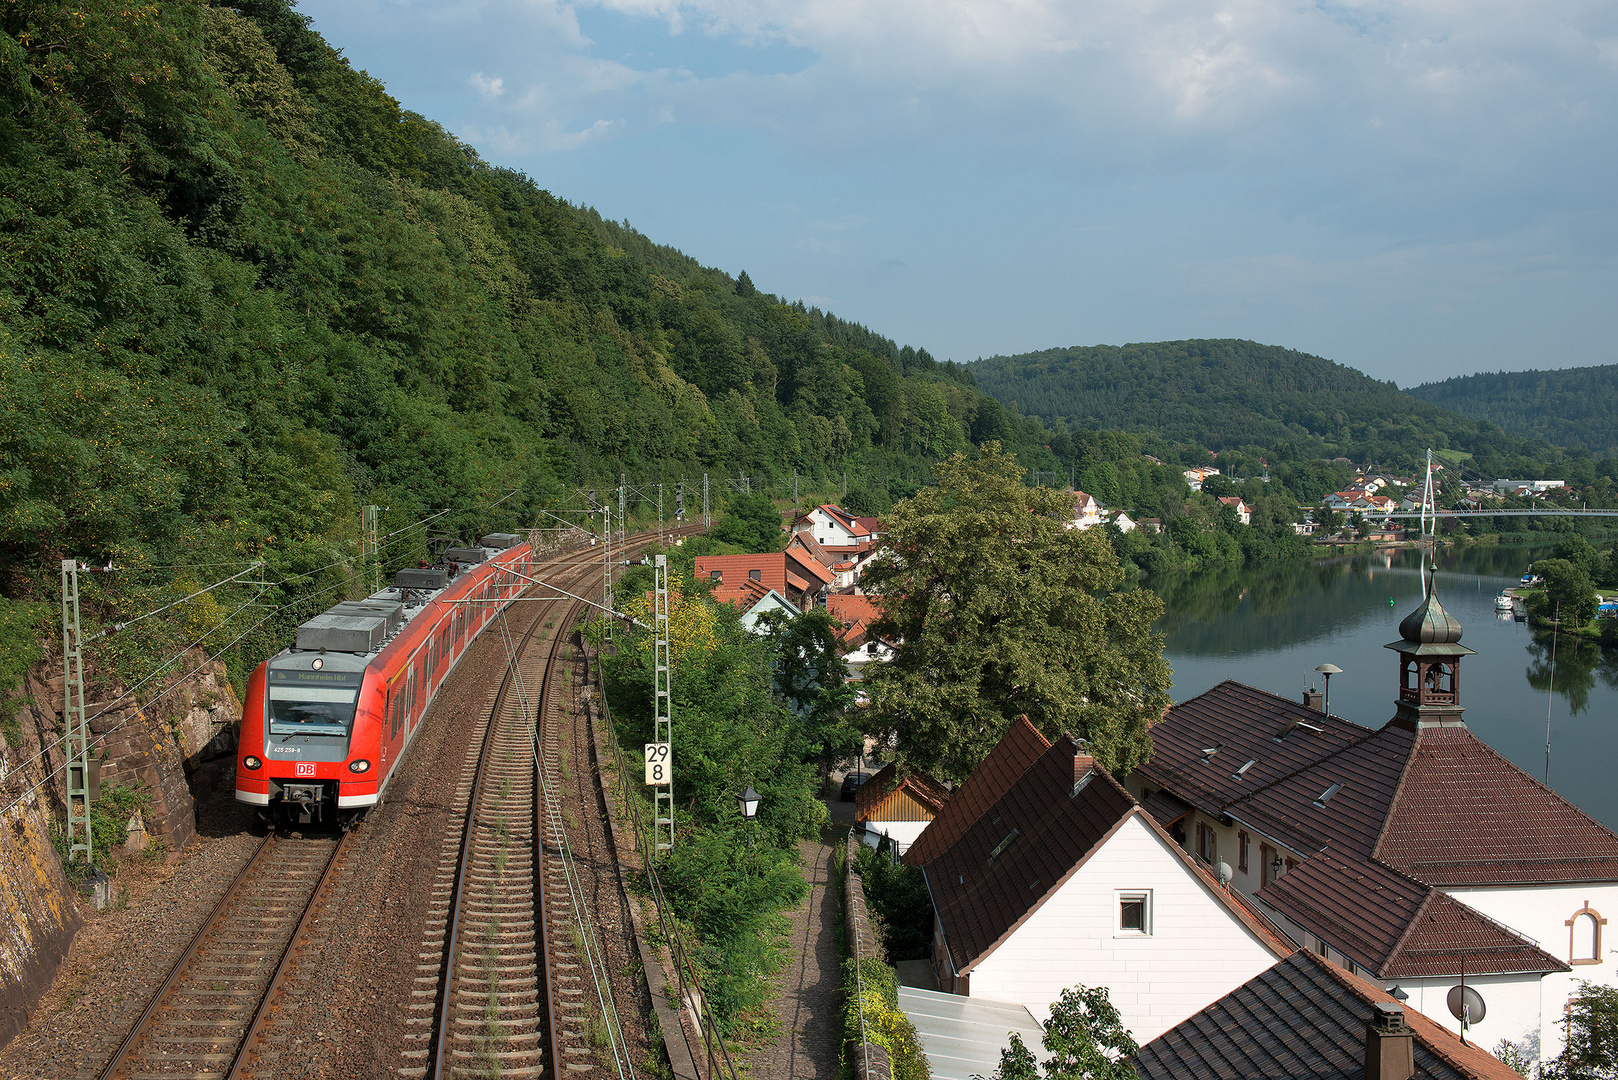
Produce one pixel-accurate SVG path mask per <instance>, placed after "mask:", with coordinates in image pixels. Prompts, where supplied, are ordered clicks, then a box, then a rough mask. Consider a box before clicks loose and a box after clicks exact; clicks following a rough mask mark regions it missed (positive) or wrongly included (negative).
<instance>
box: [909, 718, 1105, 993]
mask: <svg viewBox="0 0 1618 1080" xmlns="http://www.w3.org/2000/svg"><path fill="white" fill-rule="evenodd" d="M1074 751H1075V747H1074V744H1073V742H1072V740H1070V739H1068V738H1066V737H1065V736H1064V737H1063V738H1060V739H1058V740H1056V742H1055V743H1053V744H1052V745H1051V747H1050V749H1048V750H1046V751H1045V753H1043V754H1041V755H1040V757H1039V759H1038V760H1037V761H1035V762H1034V763H1033V764H1032V765H1031V766H1030V767H1029V768H1028V769H1027V770H1026V771H1025V772H1024V773H1023V774H1022V776H1021V777H1020V778H1019V779H1018V780H1017V782H1016V783H1014V784H1013V785H1012V786H1011V787H1010V788H1009V789H1008V790H1007V791H1006V792H1005V794H1003V795H1002V796H1001V797H1000V798H999V799H997V800H996V801H995V803H994V805H992V806H990V807H989V808H988V810H987V811H985V812H984V813H983V814H982V815H981V816H980V817H979V818H978V819H977V820H976V821H974V822H973V823H972V825H971V827H970V828H968V829H967V830H966V831H965V832H964V833H963V834H962V835H961V837H960V839H958V840H956V841H955V842H954V843H953V844H951V845H950V846H949V847H948V848H947V849H945V850H944V851H943V852H942V853H940V854H939V855H938V857H937V858H935V859H933V860H932V861H931V862H929V863H928V864H927V866H926V868H925V871H924V872H925V873H926V876H927V888H928V891H929V892H930V893H931V895H932V901H933V910H934V911H935V912H936V913H937V915H938V920H939V922H940V923H941V924H942V925H943V929H944V938H945V942H946V944H947V947H948V949H949V954H950V960H951V961H952V962H953V964H954V966H955V970H956V971H957V972H963V973H964V972H967V971H970V970H971V967H972V965H973V964H975V963H976V962H977V961H978V960H979V959H980V958H982V957H983V956H985V955H987V954H988V953H989V952H990V951H991V950H992V949H993V948H994V947H995V946H996V945H998V944H999V943H1000V942H1001V941H1002V940H1003V939H1004V938H1005V936H1006V935H1007V934H1009V933H1011V931H1012V930H1014V929H1016V927H1017V926H1018V925H1019V924H1020V923H1021V922H1022V920H1023V919H1025V918H1026V917H1027V916H1028V915H1029V914H1031V913H1032V912H1033V911H1034V910H1035V909H1037V908H1038V907H1039V905H1040V904H1041V903H1043V902H1044V900H1045V897H1046V896H1047V895H1049V894H1050V893H1051V891H1052V890H1054V889H1056V888H1058V887H1059V886H1060V885H1061V884H1062V882H1064V881H1066V880H1067V878H1068V876H1069V875H1070V874H1071V873H1072V872H1073V871H1074V870H1076V869H1077V868H1078V867H1079V866H1081V865H1083V863H1084V861H1085V859H1086V858H1087V857H1088V855H1089V854H1090V852H1092V851H1093V850H1095V849H1096V848H1097V847H1099V846H1100V845H1101V843H1102V842H1103V841H1104V840H1106V838H1107V837H1109V836H1111V835H1112V833H1113V831H1114V830H1115V829H1117V828H1118V826H1119V825H1121V824H1123V822H1124V821H1125V820H1126V819H1128V818H1129V817H1131V816H1132V815H1133V814H1134V813H1135V809H1136V807H1135V800H1133V799H1131V798H1130V797H1129V793H1128V792H1126V791H1124V789H1123V788H1122V787H1120V786H1119V785H1118V783H1117V782H1116V781H1114V780H1113V779H1112V778H1111V777H1110V776H1108V775H1107V774H1106V772H1105V770H1102V769H1096V770H1095V772H1094V774H1093V776H1092V778H1091V780H1090V782H1089V783H1087V784H1086V785H1085V786H1084V788H1083V790H1081V791H1079V792H1078V793H1077V794H1076V795H1073V794H1070V793H1071V791H1072V788H1073V755H1074ZM962 790H963V793H964V790H965V789H964V786H963V789H962ZM929 828H930V826H929ZM926 833H927V830H923V832H922V835H923V836H925V835H926Z"/></svg>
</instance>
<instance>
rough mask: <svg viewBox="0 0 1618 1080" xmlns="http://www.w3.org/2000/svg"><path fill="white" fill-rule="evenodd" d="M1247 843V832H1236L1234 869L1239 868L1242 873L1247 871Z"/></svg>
mask: <svg viewBox="0 0 1618 1080" xmlns="http://www.w3.org/2000/svg"><path fill="white" fill-rule="evenodd" d="M1247 845H1248V841H1247V834H1246V833H1244V832H1239V833H1237V834H1236V869H1238V870H1240V871H1241V872H1242V873H1244V874H1245V873H1247Z"/></svg>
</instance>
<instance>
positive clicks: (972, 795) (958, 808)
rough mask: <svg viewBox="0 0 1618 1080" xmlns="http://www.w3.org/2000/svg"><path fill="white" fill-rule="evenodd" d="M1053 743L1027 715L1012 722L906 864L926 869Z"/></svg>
mask: <svg viewBox="0 0 1618 1080" xmlns="http://www.w3.org/2000/svg"><path fill="white" fill-rule="evenodd" d="M1050 746H1051V743H1050V740H1049V739H1047V738H1045V736H1043V735H1041V734H1040V733H1039V730H1038V729H1037V728H1035V727H1034V725H1033V724H1031V723H1029V722H1028V718H1027V717H1025V716H1019V717H1018V718H1017V719H1016V720H1014V721H1012V723H1011V726H1010V727H1008V728H1007V729H1006V733H1005V734H1004V735H1002V736H1001V737H1000V742H999V743H997V744H996V745H995V748H994V749H993V750H991V751H990V752H989V756H988V757H986V758H984V759H983V760H982V762H980V763H979V764H978V767H977V768H976V769H973V770H972V775H971V776H969V777H967V778H966V782H965V783H964V784H962V785H961V786H960V787H959V788H957V789H956V791H955V793H954V795H952V796H951V797H950V800H949V804H948V805H947V806H945V807H944V811H943V813H941V814H939V815H938V816H937V817H935V818H934V819H933V820H932V822H931V824H929V825H928V826H927V827H926V828H925V829H923V830H922V832H921V835H920V836H919V837H917V838H916V842H915V843H913V844H911V845H910V847H909V848H908V849H906V851H905V854H904V861H905V862H906V863H908V864H909V865H911V866H925V865H927V863H929V862H931V861H932V860H933V859H934V858H936V857H937V856H938V855H940V854H941V853H942V852H943V851H944V849H946V848H948V847H949V846H950V845H951V844H953V843H955V841H956V840H958V839H960V837H961V834H962V833H964V832H966V830H967V829H969V828H971V827H972V823H973V822H975V821H976V820H977V819H978V817H979V816H980V815H981V814H982V813H983V812H984V811H985V810H987V809H988V808H989V807H991V806H993V805H994V804H995V802H997V801H998V800H999V798H1000V796H1002V795H1004V794H1005V793H1006V791H1007V790H1008V789H1009V788H1010V787H1011V785H1012V784H1015V783H1016V782H1017V779H1018V777H1020V776H1022V774H1023V773H1024V772H1025V771H1027V769H1028V766H1030V765H1032V764H1033V763H1034V762H1035V761H1036V760H1037V759H1038V758H1039V756H1040V755H1041V754H1043V753H1044V752H1045V751H1046V750H1049V749H1050Z"/></svg>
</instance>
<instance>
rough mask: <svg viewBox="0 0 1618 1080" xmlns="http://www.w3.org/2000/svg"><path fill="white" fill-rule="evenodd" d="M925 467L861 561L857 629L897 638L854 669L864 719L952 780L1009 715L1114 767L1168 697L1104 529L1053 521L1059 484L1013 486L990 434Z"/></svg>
mask: <svg viewBox="0 0 1618 1080" xmlns="http://www.w3.org/2000/svg"><path fill="white" fill-rule="evenodd" d="M936 473H937V477H938V486H937V487H934V488H928V489H926V490H923V491H921V492H918V493H917V494H916V495H915V496H914V497H913V498H911V499H908V500H906V501H904V502H901V503H899V504H898V505H896V506H895V507H894V508H893V510H892V511H891V512H890V513H889V514H888V515H887V517H886V519H885V524H886V526H887V530H888V531H887V534H886V537H885V543H886V544H887V546H888V548H889V553H888V554H886V555H884V556H881V557H879V559H878V560H877V562H876V563H875V565H873V566H872V568H871V569H870V570H868V571H867V573H866V578H865V585H866V588H868V589H869V590H871V591H872V592H876V593H879V594H881V595H882V596H883V597H884V614H883V617H882V619H881V620H880V621H879V622H878V623H877V624H876V625H875V627H874V628H873V630H874V632H875V633H877V634H878V635H879V636H881V637H883V638H884V639H886V640H890V641H897V642H899V643H900V645H899V647H898V649H897V652H896V654H895V656H894V658H893V660H892V661H891V662H890V663H887V664H883V665H880V666H878V667H877V668H876V670H874V671H872V672H870V673H869V675H868V677H867V679H866V683H867V688H868V692H869V695H870V709H869V717H870V719H869V721H868V723H869V724H870V726H871V727H872V728H873V730H875V731H877V732H881V733H884V734H893V735H896V736H897V738H898V747H899V753H900V754H901V755H902V756H903V757H904V758H905V760H906V761H907V762H908V763H909V764H911V765H913V766H914V767H916V768H919V769H921V770H923V771H925V772H928V773H930V774H932V775H934V776H938V777H940V778H945V779H953V780H961V779H964V778H965V777H966V776H967V774H969V773H970V772H971V771H972V769H973V768H975V767H976V765H977V764H978V762H979V761H981V760H982V759H983V757H984V755H986V754H987V753H988V752H989V750H990V749H991V748H993V746H994V744H995V743H996V742H997V741H998V740H999V738H1000V736H1001V735H1002V734H1003V733H1004V731H1005V729H1006V726H1007V725H1008V724H1009V723H1010V722H1011V720H1012V719H1013V718H1015V717H1016V716H1018V715H1019V714H1022V715H1026V716H1027V717H1028V718H1029V720H1030V721H1032V722H1033V723H1034V724H1035V726H1036V727H1038V728H1039V729H1040V730H1041V731H1044V732H1045V733H1046V734H1048V735H1057V734H1060V733H1062V732H1071V733H1073V734H1074V735H1077V736H1080V737H1083V738H1086V739H1088V740H1089V742H1090V745H1091V747H1092V748H1093V752H1094V753H1095V755H1096V757H1097V759H1098V760H1100V761H1101V762H1102V764H1104V765H1106V766H1107V767H1108V768H1110V769H1112V770H1114V771H1117V772H1120V773H1122V772H1125V771H1127V770H1128V769H1129V768H1130V767H1132V766H1134V765H1136V764H1138V763H1139V762H1141V761H1143V760H1145V758H1146V755H1147V753H1148V750H1149V747H1150V740H1149V739H1148V736H1147V726H1148V725H1149V724H1150V723H1151V722H1152V721H1154V720H1156V719H1157V718H1158V717H1159V716H1160V715H1161V714H1162V711H1163V709H1164V708H1165V707H1167V705H1168V688H1169V684H1170V673H1169V669H1168V665H1167V664H1166V663H1164V661H1163V638H1162V636H1161V635H1160V634H1158V633H1156V632H1155V630H1154V628H1153V624H1154V622H1155V621H1156V620H1157V618H1158V617H1159V616H1160V615H1161V614H1162V610H1163V608H1162V602H1161V601H1159V600H1158V598H1157V597H1156V595H1155V594H1153V593H1151V592H1150V591H1148V590H1145V589H1136V590H1127V591H1125V590H1120V589H1119V588H1118V586H1119V585H1120V584H1121V582H1122V578H1123V572H1122V569H1121V567H1120V566H1119V563H1118V558H1117V556H1116V555H1115V554H1114V552H1113V550H1112V547H1111V545H1110V544H1108V542H1107V538H1106V534H1105V533H1104V532H1102V531H1101V530H1099V529H1092V530H1088V531H1080V530H1074V529H1067V528H1064V527H1063V524H1062V519H1063V518H1064V517H1065V511H1066V509H1067V508H1068V504H1069V497H1068V496H1066V495H1064V494H1063V493H1062V492H1058V491H1053V490H1050V489H1045V488H1029V487H1025V486H1023V484H1022V483H1021V475H1022V468H1021V466H1020V465H1019V464H1018V463H1017V460H1016V458H1015V457H1014V456H1012V455H1011V454H1008V453H1006V452H1005V451H1003V450H1002V449H1001V447H1000V446H999V445H998V444H996V443H988V444H986V445H985V446H984V447H983V451H982V455H981V457H978V458H970V457H968V456H967V455H965V454H957V455H955V456H954V457H952V458H950V459H949V460H947V461H945V462H942V463H940V464H939V465H938V466H937V468H936Z"/></svg>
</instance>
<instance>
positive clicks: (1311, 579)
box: [1150, 546, 1618, 830]
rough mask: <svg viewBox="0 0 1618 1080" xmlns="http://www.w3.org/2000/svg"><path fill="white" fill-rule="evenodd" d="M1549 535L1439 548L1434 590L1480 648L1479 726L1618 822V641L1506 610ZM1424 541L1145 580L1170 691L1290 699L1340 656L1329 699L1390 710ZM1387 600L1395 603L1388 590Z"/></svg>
mask: <svg viewBox="0 0 1618 1080" xmlns="http://www.w3.org/2000/svg"><path fill="white" fill-rule="evenodd" d="M1549 553H1550V549H1549V548H1548V547H1544V548H1531V547H1521V546H1500V547H1471V548H1460V549H1453V550H1448V549H1445V550H1440V551H1439V552H1438V553H1437V555H1436V562H1437V568H1438V572H1437V575H1436V582H1437V590H1438V598H1439V600H1441V601H1442V602H1443V604H1444V607H1445V608H1447V609H1448V610H1449V612H1450V613H1451V614H1452V615H1454V616H1455V617H1456V618H1458V619H1459V620H1460V621H1461V625H1462V626H1463V627H1464V628H1465V636H1464V637H1463V638H1462V644H1464V645H1467V646H1469V647H1470V648H1473V649H1476V650H1477V655H1476V656H1469V657H1466V658H1465V659H1463V660H1462V661H1461V670H1460V695H1461V704H1462V705H1463V706H1464V707H1465V709H1466V714H1465V719H1466V722H1467V724H1468V725H1469V726H1470V727H1471V729H1472V731H1473V732H1474V733H1475V734H1476V735H1477V736H1478V737H1479V738H1481V739H1483V740H1484V741H1485V742H1487V743H1488V744H1489V745H1490V746H1492V747H1494V748H1495V749H1496V750H1498V751H1499V752H1500V753H1502V754H1504V755H1505V756H1506V757H1507V758H1509V759H1511V761H1513V762H1515V763H1516V764H1517V766H1518V767H1520V768H1521V769H1523V770H1524V771H1525V772H1527V773H1528V774H1529V775H1530V776H1533V777H1535V778H1537V779H1539V780H1544V779H1545V776H1546V751H1545V745H1546V726H1547V725H1546V720H1547V711H1548V713H1549V729H1550V764H1549V770H1550V786H1551V787H1552V788H1554V789H1555V790H1556V791H1557V792H1559V793H1560V794H1561V795H1562V796H1563V797H1564V798H1567V799H1568V800H1570V801H1571V802H1573V803H1574V804H1575V805H1577V806H1578V807H1580V808H1581V809H1582V810H1584V812H1585V813H1587V814H1589V815H1591V816H1592V817H1594V818H1595V819H1596V820H1598V821H1600V822H1601V823H1602V824H1604V825H1606V826H1607V827H1608V828H1609V829H1615V830H1618V784H1615V783H1614V782H1613V773H1612V765H1613V761H1614V752H1615V750H1618V724H1615V719H1618V650H1607V651H1605V652H1604V651H1603V650H1602V649H1600V648H1598V647H1596V646H1594V645H1589V644H1584V643H1579V642H1570V641H1568V640H1567V639H1566V638H1562V639H1560V640H1559V641H1557V642H1556V650H1555V651H1556V658H1555V669H1554V686H1553V684H1552V663H1551V651H1552V649H1551V645H1552V643H1551V639H1550V637H1549V636H1545V635H1539V634H1535V633H1531V632H1530V631H1529V630H1528V627H1527V625H1526V624H1524V623H1520V622H1515V621H1513V620H1512V619H1511V618H1510V617H1509V616H1507V617H1505V618H1500V617H1499V616H1498V615H1497V613H1496V611H1495V608H1494V598H1495V596H1496V595H1498V594H1499V592H1500V590H1501V589H1504V588H1506V587H1508V586H1511V585H1515V584H1516V583H1517V579H1518V578H1519V577H1520V576H1521V575H1522V572H1523V571H1524V570H1525V569H1526V568H1527V566H1528V563H1529V562H1530V561H1531V560H1532V559H1533V558H1535V557H1536V556H1545V555H1548V554H1549ZM1420 566H1421V555H1420V553H1418V552H1416V551H1411V550H1406V551H1396V552H1391V553H1387V554H1383V553H1378V554H1371V555H1355V556H1349V557H1343V558H1339V559H1329V560H1322V561H1319V562H1315V563H1296V564H1286V565H1281V566H1268V567H1256V568H1254V567H1244V568H1241V569H1229V570H1213V571H1207V572H1203V573H1198V574H1188V575H1179V576H1173V577H1165V578H1162V579H1159V580H1156V581H1153V582H1150V584H1151V585H1152V586H1153V587H1154V588H1155V589H1157V591H1158V592H1159V593H1160V594H1161V595H1162V597H1163V600H1164V604H1165V606H1166V608H1167V613H1166V614H1165V616H1164V619H1163V623H1162V628H1163V630H1164V632H1165V633H1166V634H1167V649H1166V655H1167V657H1168V660H1169V663H1170V664H1171V665H1173V668H1174V689H1173V691H1172V697H1173V699H1174V700H1175V701H1185V700H1187V699H1188V698H1192V697H1195V696H1196V695H1198V694H1200V693H1202V692H1203V691H1205V690H1207V689H1208V688H1210V687H1212V686H1214V685H1216V684H1218V683H1219V682H1221V681H1223V680H1225V679H1235V680H1237V681H1238V682H1244V683H1247V684H1249V685H1251V686H1256V687H1259V688H1260V689H1263V690H1268V691H1270V692H1272V693H1276V694H1281V695H1285V696H1288V697H1292V698H1294V699H1295V700H1296V699H1298V697H1299V695H1300V694H1301V692H1302V691H1303V689H1304V688H1305V687H1307V686H1308V685H1310V684H1311V683H1314V684H1316V685H1317V686H1319V685H1321V682H1320V676H1318V675H1316V674H1315V670H1314V669H1315V667H1316V666H1318V665H1320V664H1327V663H1330V664H1335V665H1337V666H1338V667H1340V668H1342V669H1343V670H1342V674H1340V675H1333V676H1332V680H1331V703H1330V707H1331V711H1332V712H1333V713H1335V714H1337V715H1338V716H1341V717H1344V718H1345V719H1348V720H1352V721H1354V722H1355V723H1357V724H1361V725H1363V726H1365V727H1371V728H1376V727H1381V726H1382V725H1383V724H1384V723H1386V722H1387V720H1388V719H1389V718H1390V717H1391V716H1392V715H1393V709H1394V697H1395V695H1396V694H1397V692H1398V657H1397V655H1396V654H1395V653H1393V652H1392V651H1390V650H1388V649H1384V648H1383V647H1382V646H1383V645H1385V644H1387V643H1388V642H1390V641H1397V640H1398V639H1399V620H1401V619H1403V618H1404V617H1405V615H1407V614H1408V613H1409V612H1410V611H1412V610H1413V609H1414V608H1415V607H1416V606H1417V605H1418V604H1419V603H1420V602H1421V595H1422V594H1421V570H1420ZM1390 600H1391V601H1392V604H1391V605H1390V604H1389V601H1390Z"/></svg>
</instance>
